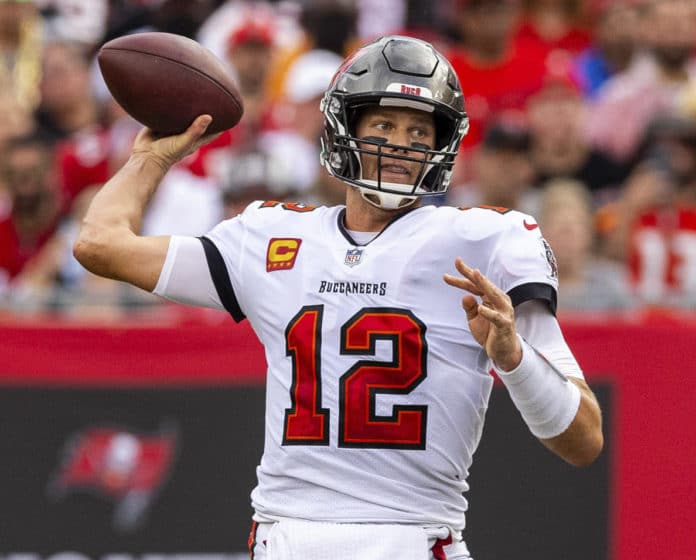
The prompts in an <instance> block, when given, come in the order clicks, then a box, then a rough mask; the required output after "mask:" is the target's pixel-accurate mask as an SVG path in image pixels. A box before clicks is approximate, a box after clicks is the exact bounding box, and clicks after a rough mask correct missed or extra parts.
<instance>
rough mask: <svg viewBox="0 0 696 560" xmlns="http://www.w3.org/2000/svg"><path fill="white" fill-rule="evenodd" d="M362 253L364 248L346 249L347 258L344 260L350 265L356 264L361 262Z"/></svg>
mask: <svg viewBox="0 0 696 560" xmlns="http://www.w3.org/2000/svg"><path fill="white" fill-rule="evenodd" d="M362 253H363V250H362V249H348V250H347V251H346V260H345V261H343V262H344V263H345V264H346V265H348V266H355V265H356V264H360V259H361V258H362Z"/></svg>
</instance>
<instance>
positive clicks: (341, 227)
mask: <svg viewBox="0 0 696 560" xmlns="http://www.w3.org/2000/svg"><path fill="white" fill-rule="evenodd" d="M419 208H424V207H423V206H420V205H419V206H414V207H412V208H409V209H408V210H406V211H405V212H402V213H401V214H397V215H396V216H394V217H393V218H392V219H391V220H389V222H387V225H385V226H384V227H383V228H382V231H380V232H379V233H378V234H377V235H375V236H374V237H373V238H372V239H371V240H370V241H369V242H367V243H365V244H363V245H361V244H359V243H357V242H356V241H355V240H354V239H353V238H352V237H351V235H350V233H349V232H348V230H347V229H346V225H345V220H346V209H345V208H342V209H341V211H340V212H339V213H338V218H337V220H338V231H340V232H341V234H342V235H343V237H345V238H346V240H347V241H348V243H350V244H351V245H353V246H355V247H366V246H367V245H369V244H370V243H372V242H373V241H374V240H375V239H377V238H378V237H380V236H381V235H382V234H383V233H384V232H385V231H387V229H388V228H389V226H391V225H392V224H393V223H395V222H396V221H398V220H400V219H401V218H403V217H404V216H406V215H407V214H410V213H411V212H413V211H414V210H418V209H419Z"/></svg>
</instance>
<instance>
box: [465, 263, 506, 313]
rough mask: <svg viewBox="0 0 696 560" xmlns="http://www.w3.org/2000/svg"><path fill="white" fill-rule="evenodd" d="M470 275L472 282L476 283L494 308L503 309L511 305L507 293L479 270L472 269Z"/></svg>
mask: <svg viewBox="0 0 696 560" xmlns="http://www.w3.org/2000/svg"><path fill="white" fill-rule="evenodd" d="M472 275H473V278H472V282H474V284H476V286H477V287H478V288H479V289H480V290H481V291H482V292H483V294H484V295H485V296H486V298H487V299H488V300H489V301H490V302H491V303H493V305H494V306H495V307H496V308H501V309H505V308H507V307H510V306H511V304H510V298H509V297H508V295H507V294H506V293H505V292H503V291H502V290H501V289H500V288H498V286H496V285H495V284H494V283H493V282H491V281H490V280H489V279H488V278H487V277H486V276H485V275H484V274H483V273H482V272H481V271H480V270H478V269H476V270H474V271H473V272H472Z"/></svg>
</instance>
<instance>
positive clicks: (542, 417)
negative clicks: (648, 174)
mask: <svg viewBox="0 0 696 560" xmlns="http://www.w3.org/2000/svg"><path fill="white" fill-rule="evenodd" d="M321 110H322V112H323V114H324V118H325V132H324V136H323V138H322V149H321V154H320V157H321V161H322V163H323V165H324V166H325V167H326V169H327V170H328V172H329V173H331V174H332V175H334V176H335V177H338V178H340V179H341V180H343V181H344V182H345V183H346V204H345V206H339V207H316V208H315V207H312V206H307V205H303V204H299V203H290V202H277V201H257V202H254V203H252V204H250V205H249V206H248V207H247V208H246V210H245V211H244V212H243V213H242V214H241V215H239V216H238V217H236V218H233V219H231V220H227V221H224V222H222V223H221V224H219V225H218V226H216V227H215V228H214V229H213V230H212V231H210V232H209V233H208V234H207V235H205V236H203V237H201V238H188V237H177V236H175V237H143V236H140V235H139V234H138V232H139V227H140V221H141V219H142V215H143V211H144V209H145V207H146V205H147V202H148V200H149V199H150V197H151V196H152V194H153V193H154V192H155V190H156V188H157V186H158V184H159V182H160V181H161V179H162V177H163V176H164V174H165V173H166V172H167V170H168V169H169V168H170V167H171V166H172V165H173V164H174V163H176V162H177V161H178V160H180V159H181V158H182V157H184V156H185V155H187V154H189V153H191V152H192V151H194V150H195V149H197V148H198V147H199V146H200V145H202V144H203V143H205V142H206V141H209V140H210V137H209V136H207V135H206V134H205V130H206V127H207V126H208V124H209V123H210V117H209V116H207V115H201V116H200V117H198V119H196V120H195V121H194V123H193V124H192V125H191V127H190V128H189V129H188V130H187V131H186V132H184V133H183V134H181V135H177V136H171V137H166V138H156V137H154V135H153V134H152V133H151V132H150V131H148V130H147V129H145V130H143V131H142V132H141V133H140V134H139V136H138V138H137V139H136V141H135V144H134V147H133V151H132V155H131V157H130V160H129V161H128V162H127V163H126V164H125V166H124V167H123V168H122V169H121V170H119V171H118V172H117V173H116V174H115V175H114V177H113V178H112V179H111V180H110V181H109V182H108V183H107V184H106V185H105V186H104V187H103V188H102V189H101V191H100V192H99V193H98V194H97V196H96V197H95V198H94V200H93V202H92V204H91V207H90V208H89V210H88V212H87V215H86V217H85V220H84V223H83V225H82V230H81V234H80V237H79V239H78V241H77V242H76V244H75V248H74V253H75V256H76V257H77V258H78V260H79V261H80V262H81V263H82V264H83V265H84V266H85V267H86V268H87V269H89V270H91V271H92V272H94V273H96V274H99V275H102V276H106V277H110V278H115V279H118V280H122V281H126V282H129V283H131V284H134V285H136V286H139V287H140V288H143V289H145V290H148V291H151V292H154V293H155V294H158V295H160V296H162V297H165V298H168V299H171V300H174V301H178V302H181V303H185V304H191V305H198V306H208V307H213V308H219V309H225V310H227V311H228V312H229V313H230V314H231V315H232V317H233V318H234V319H235V320H237V321H241V320H244V319H248V320H249V322H250V324H251V326H252V327H253V329H254V331H255V332H256V334H257V335H258V337H259V339H260V340H261V342H262V343H263V345H264V347H265V354H266V360H267V363H268V371H267V397H266V419H265V421H266V435H265V448H264V453H263V457H262V458H261V462H260V465H259V467H258V469H257V474H258V485H257V486H256V488H255V489H254V490H253V492H252V495H251V499H252V505H253V508H254V512H255V513H254V523H253V529H252V534H251V536H250V539H249V546H250V552H251V555H252V558H254V559H257V560H279V559H290V558H302V559H303V560H320V559H329V558H331V559H334V558H336V559H348V558H351V559H356V560H383V559H385V558H399V559H400V560H428V559H440V560H441V559H445V558H447V559H450V560H453V559H458V560H463V559H468V558H470V555H469V552H468V550H467V547H466V545H465V543H464V542H463V540H462V530H463V529H464V524H465V512H466V509H467V502H466V499H465V498H464V496H463V494H464V493H465V492H466V490H467V489H468V486H467V475H468V472H469V468H470V466H471V463H472V460H473V455H474V451H475V450H476V447H477V445H478V443H479V439H480V437H481V433H482V429H483V423H484V416H485V413H486V409H487V406H488V399H489V395H490V392H491V387H492V384H493V377H492V374H495V375H497V376H499V377H500V379H501V380H502V381H503V383H504V384H505V386H506V387H507V389H508V391H509V394H510V396H511V398H512V400H513V402H514V403H515V405H516V406H517V408H518V409H519V411H520V415H521V419H522V421H524V422H525V423H526V424H527V425H528V427H529V429H530V431H531V432H532V434H533V435H534V436H536V437H537V438H538V439H539V440H540V441H541V443H542V444H544V445H545V446H547V447H548V448H549V449H550V450H551V451H553V452H554V453H556V454H557V455H559V456H560V457H561V458H563V459H564V460H566V461H567V462H569V463H571V464H574V465H578V466H582V465H586V464H589V463H591V462H592V461H593V460H594V459H595V458H596V457H597V455H598V454H599V452H600V451H601V448H602V444H603V440H602V430H601V414H600V410H599V407H598V405H597V401H596V399H595V398H594V395H593V394H592V392H591V390H590V389H589V388H588V386H587V385H586V383H585V382H584V379H583V374H582V371H581V369H580V367H579V366H578V364H577V362H576V361H575V359H574V357H573V355H572V353H571V351H570V349H569V348H568V346H567V345H566V343H565V340H564V338H563V335H562V333H561V330H560V328H559V325H558V323H557V321H556V318H555V314H554V313H555V306H556V290H557V274H556V265H555V259H554V257H553V253H552V251H551V248H550V247H549V246H548V244H547V243H546V242H545V241H544V239H543V237H542V235H541V232H540V231H539V227H538V225H537V224H536V222H535V220H534V219H533V218H532V217H531V216H528V215H525V214H521V213H519V212H516V211H514V210H507V209H504V208H470V209H463V208H462V209H458V208H450V207H435V206H431V205H428V204H427V199H428V197H429V196H432V195H437V194H442V193H443V192H445V191H446V190H447V187H448V185H449V181H450V177H451V174H452V166H453V164H454V159H455V156H456V153H457V149H458V147H459V144H460V142H461V140H462V138H463V137H464V135H465V134H466V132H467V129H468V118H467V115H466V113H465V110H464V100H463V96H462V90H461V87H460V84H459V81H458V79H457V77H456V75H455V74H454V72H453V70H452V68H451V66H450V64H449V63H448V61H447V60H446V59H445V58H443V57H442V56H441V55H440V54H439V53H438V52H437V51H436V50H435V49H434V48H433V47H432V46H431V45H429V44H428V43H425V42H423V41H419V40H416V39H411V38H406V37H398V36H393V37H385V38H381V39H379V40H377V41H375V42H373V43H370V44H369V45H367V46H365V47H363V48H362V49H360V50H358V51H357V52H356V53H355V54H354V55H352V56H351V57H349V58H348V59H347V60H346V61H345V62H344V64H343V65H342V66H341V68H340V69H339V70H338V72H337V73H336V76H335V77H334V79H333V81H332V82H331V85H330V86H329V88H328V90H327V92H326V94H325V96H324V98H323V101H322V103H321Z"/></svg>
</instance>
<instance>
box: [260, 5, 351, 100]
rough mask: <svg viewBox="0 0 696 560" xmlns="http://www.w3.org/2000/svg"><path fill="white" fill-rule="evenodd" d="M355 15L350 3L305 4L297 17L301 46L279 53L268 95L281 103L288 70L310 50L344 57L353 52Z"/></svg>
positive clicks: (299, 44)
mask: <svg viewBox="0 0 696 560" xmlns="http://www.w3.org/2000/svg"><path fill="white" fill-rule="evenodd" d="M357 18H358V12H357V10H356V7H355V3H354V2H353V1H351V0H314V1H312V2H304V3H303V4H302V11H301V13H300V19H299V21H300V25H301V26H302V30H303V32H304V33H303V38H302V40H301V42H299V43H298V44H296V45H294V46H293V47H291V48H289V49H286V50H284V51H282V52H281V53H280V55H279V57H278V59H277V62H276V64H275V65H274V67H273V69H272V71H271V81H270V93H271V96H272V99H273V100H274V101H277V100H281V99H282V97H283V92H284V91H285V89H286V84H285V82H286V80H287V79H288V73H289V71H290V67H291V66H292V65H293V64H294V62H295V60H297V58H298V57H300V56H301V55H302V54H304V53H307V52H309V51H311V50H319V51H329V52H332V53H335V54H336V55H337V56H344V55H347V54H348V53H349V51H352V50H353V49H355V48H356V47H357V46H358V45H357V43H356V26H357Z"/></svg>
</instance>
